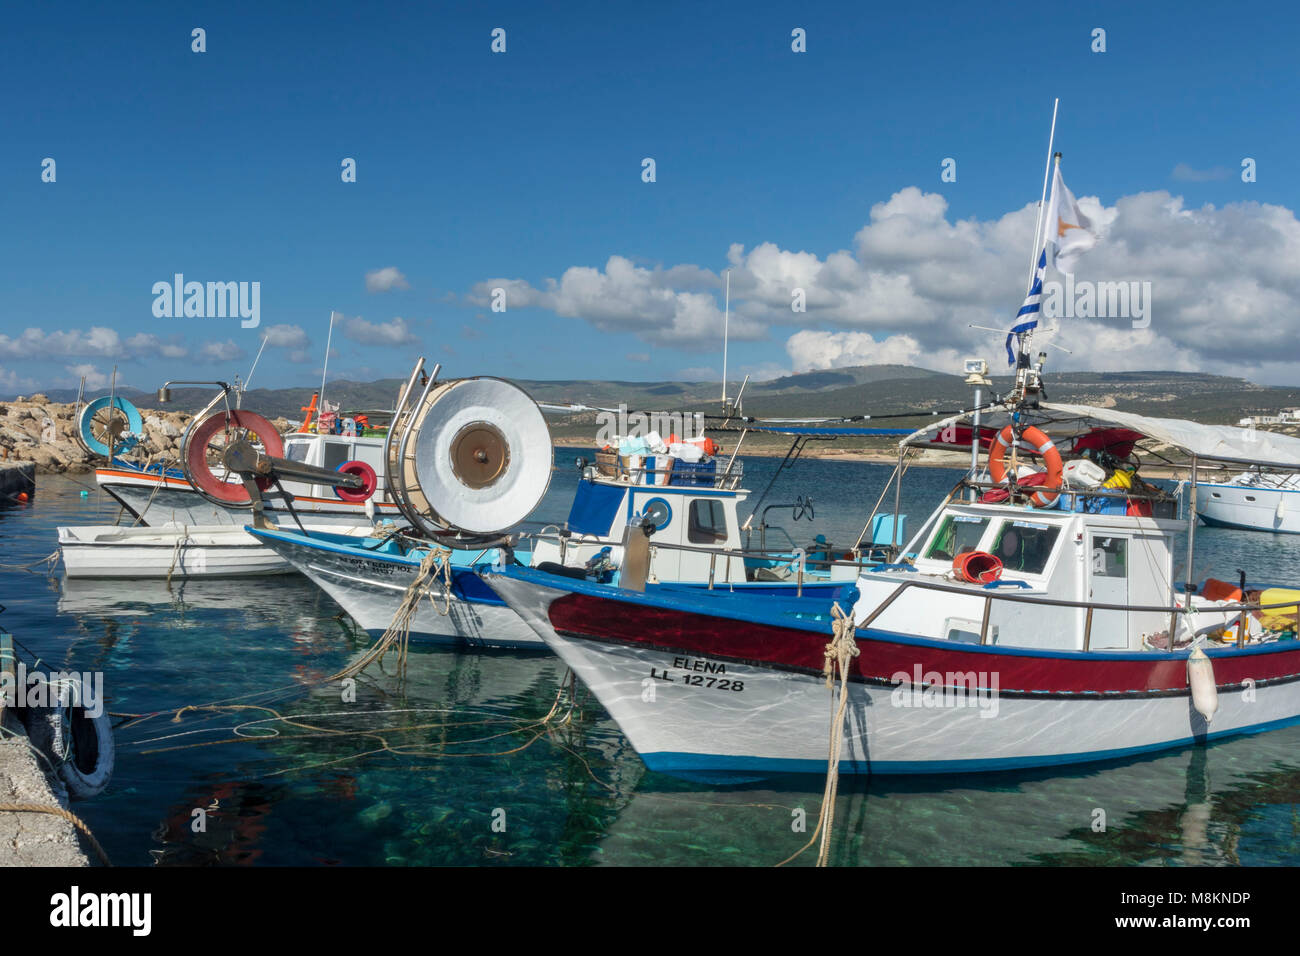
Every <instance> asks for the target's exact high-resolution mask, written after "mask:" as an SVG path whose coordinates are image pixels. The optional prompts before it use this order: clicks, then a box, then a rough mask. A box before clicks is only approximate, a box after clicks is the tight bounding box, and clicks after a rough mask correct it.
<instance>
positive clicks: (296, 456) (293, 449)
mask: <svg viewBox="0 0 1300 956" xmlns="http://www.w3.org/2000/svg"><path fill="white" fill-rule="evenodd" d="M310 449H311V442H306V441H291V442H289V443H288V444H287V445H285V446H284V457H285V458H287V459H289V460H290V461H302V462H305V461H306V460H307V452H308V451H309V450H310Z"/></svg>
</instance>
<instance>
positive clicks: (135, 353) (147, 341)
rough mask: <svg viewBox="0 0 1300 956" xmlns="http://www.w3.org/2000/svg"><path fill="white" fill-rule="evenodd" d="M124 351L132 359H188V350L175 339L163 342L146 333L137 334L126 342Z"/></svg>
mask: <svg viewBox="0 0 1300 956" xmlns="http://www.w3.org/2000/svg"><path fill="white" fill-rule="evenodd" d="M126 351H127V352H128V353H129V354H130V355H131V356H132V357H134V358H155V357H162V358H169V359H183V358H188V357H189V354H190V350H189V349H188V348H186V347H185V346H184V345H182V344H181V343H180V342H178V341H177V340H176V338H175V337H173V338H171V339H169V340H167V341H164V340H163V339H161V338H159V337H158V336H156V335H151V334H149V333H148V332H139V333H137V334H135V335H133V336H131V337H130V338H129V339H127V340H126Z"/></svg>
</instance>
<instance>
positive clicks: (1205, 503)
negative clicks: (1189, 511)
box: [1196, 470, 1300, 534]
mask: <svg viewBox="0 0 1300 956" xmlns="http://www.w3.org/2000/svg"><path fill="white" fill-rule="evenodd" d="M1196 513H1197V514H1199V515H1200V516H1201V520H1202V521H1204V522H1205V523H1206V524H1207V525H1211V526H1213V527H1220V528H1242V529H1246V530H1250V531H1276V532H1278V533H1280V534H1300V474H1296V473H1295V472H1267V471H1260V470H1254V471H1246V472H1242V473H1241V474H1239V475H1237V476H1235V477H1233V478H1232V479H1231V480H1229V481H1225V482H1222V483H1211V482H1201V484H1200V490H1199V493H1198V495H1197V498H1196Z"/></svg>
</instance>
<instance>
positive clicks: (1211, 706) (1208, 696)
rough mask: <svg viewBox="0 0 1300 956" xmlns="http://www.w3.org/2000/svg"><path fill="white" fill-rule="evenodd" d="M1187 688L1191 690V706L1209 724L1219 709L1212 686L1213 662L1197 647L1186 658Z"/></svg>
mask: <svg viewBox="0 0 1300 956" xmlns="http://www.w3.org/2000/svg"><path fill="white" fill-rule="evenodd" d="M1187 686H1189V687H1190V688H1191V689H1192V706H1193V707H1195V708H1196V711H1197V713H1199V714H1200V715H1201V716H1202V717H1204V718H1205V722H1206V723H1207V724H1208V723H1210V722H1211V721H1212V720H1214V715H1215V713H1216V712H1217V711H1218V709H1219V689H1218V688H1217V687H1216V686H1215V685H1214V662H1213V661H1212V660H1210V657H1209V655H1208V654H1206V653H1205V651H1203V650H1201V649H1200V648H1199V647H1197V648H1196V649H1195V650H1193V651H1192V653H1191V654H1190V655H1188V657H1187Z"/></svg>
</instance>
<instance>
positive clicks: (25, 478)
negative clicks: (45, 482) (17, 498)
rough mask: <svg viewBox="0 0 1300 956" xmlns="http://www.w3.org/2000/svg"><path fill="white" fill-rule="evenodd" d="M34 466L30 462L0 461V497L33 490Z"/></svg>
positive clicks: (34, 486)
mask: <svg viewBox="0 0 1300 956" xmlns="http://www.w3.org/2000/svg"><path fill="white" fill-rule="evenodd" d="M35 481H36V465H35V464H34V463H33V462H30V461H0V495H3V496H12V495H16V494H18V493H19V492H20V491H25V492H27V493H28V494H31V493H32V492H33V491H34V490H35V489H36V485H35Z"/></svg>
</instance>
